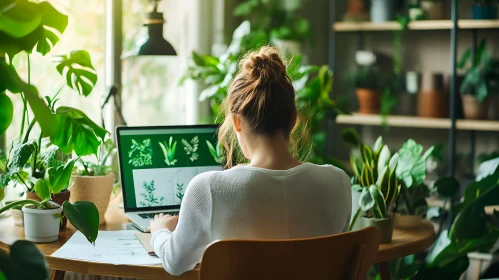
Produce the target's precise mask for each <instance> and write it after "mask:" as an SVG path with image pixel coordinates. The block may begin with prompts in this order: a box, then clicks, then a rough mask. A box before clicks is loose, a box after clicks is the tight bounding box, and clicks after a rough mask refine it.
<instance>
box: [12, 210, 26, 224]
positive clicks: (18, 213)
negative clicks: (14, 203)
mask: <svg viewBox="0 0 499 280" xmlns="http://www.w3.org/2000/svg"><path fill="white" fill-rule="evenodd" d="M10 214H11V215H12V218H13V219H14V225H15V226H18V227H22V226H24V214H23V211H22V210H20V209H10Z"/></svg>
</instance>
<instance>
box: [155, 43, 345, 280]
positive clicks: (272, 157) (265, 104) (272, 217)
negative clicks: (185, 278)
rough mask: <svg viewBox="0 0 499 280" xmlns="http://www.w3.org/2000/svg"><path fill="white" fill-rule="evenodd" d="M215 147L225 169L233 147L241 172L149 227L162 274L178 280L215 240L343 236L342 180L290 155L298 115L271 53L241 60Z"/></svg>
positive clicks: (197, 189) (208, 180) (195, 186)
mask: <svg viewBox="0 0 499 280" xmlns="http://www.w3.org/2000/svg"><path fill="white" fill-rule="evenodd" d="M222 107H223V110H224V113H225V116H226V118H225V120H224V122H223V124H222V126H221V128H220V131H219V141H220V143H222V144H223V145H224V147H225V151H226V156H227V164H228V167H231V163H232V162H233V157H232V155H233V154H234V151H235V150H234V149H235V146H236V145H237V143H236V140H237V142H238V143H239V148H240V150H241V151H242V153H243V155H244V156H245V157H246V158H247V159H248V160H249V164H248V165H247V166H236V167H233V168H231V169H229V170H226V171H219V172H207V173H202V174H200V175H198V176H197V177H195V178H194V179H193V180H192V181H191V182H190V184H189V186H188V188H187V190H186V192H185V195H184V199H183V201H182V207H181V210H180V214H179V216H178V217H172V216H170V215H165V216H164V215H160V216H157V217H155V219H154V221H151V226H150V228H151V232H152V234H153V236H152V239H151V244H152V246H153V247H154V251H155V252H156V254H157V255H158V256H159V257H160V258H161V259H162V261H163V266H164V267H165V269H166V271H168V272H169V273H170V274H172V275H180V274H182V273H184V272H186V271H188V270H191V269H192V268H194V267H195V266H196V264H197V263H199V262H200V261H201V257H202V255H203V252H204V250H205V249H206V247H207V246H208V245H209V244H210V243H212V242H213V241H215V240H220V239H234V238H237V239H290V238H307V237H316V236H324V235H329V234H335V233H340V232H343V231H346V230H347V228H348V224H349V221H350V214H351V213H350V212H351V191H350V180H349V178H348V176H347V175H346V174H345V173H344V172H343V171H341V170H340V169H338V168H335V167H333V166H329V165H323V166H320V165H314V164H310V163H301V162H300V161H298V160H296V159H295V157H293V155H292V154H291V153H290V150H293V149H290V146H292V145H293V144H294V143H295V141H294V139H293V137H292V135H294V133H293V130H294V129H295V128H296V127H297V119H298V114H297V110H296V106H295V91H294V88H293V85H292V84H291V80H290V78H289V77H288V75H287V74H286V67H285V65H284V63H283V61H282V60H281V58H280V57H279V55H278V53H277V50H276V49H274V48H271V47H263V48H262V49H260V51H258V52H253V53H250V54H248V55H247V56H246V57H245V58H244V59H243V60H242V61H241V63H240V71H239V74H238V75H237V76H236V78H235V79H234V81H233V82H232V85H231V87H230V89H229V94H228V96H227V98H226V100H224V104H223V106H222Z"/></svg>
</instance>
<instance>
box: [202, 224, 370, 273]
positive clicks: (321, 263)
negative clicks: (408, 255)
mask: <svg viewBox="0 0 499 280" xmlns="http://www.w3.org/2000/svg"><path fill="white" fill-rule="evenodd" d="M378 247H379V231H378V229H376V228H375V227H368V228H365V229H362V230H359V231H354V232H347V233H341V234H335V235H330V236H325V237H318V238H307V239H292V240H224V241H218V242H215V243H213V244H211V245H210V246H209V247H208V248H207V249H206V251H205V252H204V255H203V260H202V262H201V271H200V279H201V280H228V279H238V280H245V279H251V280H254V279H262V280H265V279H273V280H275V279H314V280H322V279H327V280H333V279H342V280H343V279H354V280H356V279H359V280H360V279H364V278H365V277H366V275H367V272H368V270H369V267H370V266H371V264H372V263H373V261H374V259H375V257H376V254H377V253H378Z"/></svg>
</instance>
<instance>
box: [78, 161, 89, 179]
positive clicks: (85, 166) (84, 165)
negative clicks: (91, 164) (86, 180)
mask: <svg viewBox="0 0 499 280" xmlns="http://www.w3.org/2000/svg"><path fill="white" fill-rule="evenodd" d="M78 160H79V161H80V162H81V164H82V165H83V168H84V169H85V172H87V175H90V172H89V171H88V167H87V165H86V164H85V162H84V161H83V160H82V159H81V158H79V159H78Z"/></svg>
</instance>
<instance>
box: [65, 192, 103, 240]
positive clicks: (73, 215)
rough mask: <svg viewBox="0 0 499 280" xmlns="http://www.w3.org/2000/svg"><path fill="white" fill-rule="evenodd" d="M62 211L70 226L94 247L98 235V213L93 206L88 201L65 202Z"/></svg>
mask: <svg viewBox="0 0 499 280" xmlns="http://www.w3.org/2000/svg"><path fill="white" fill-rule="evenodd" d="M63 209H64V214H65V215H66V217H68V220H69V221H70V222H71V224H72V225H73V226H74V227H75V228H76V229H77V230H79V231H81V233H83V235H85V237H86V238H87V240H88V242H90V243H92V244H94V245H95V240H96V239H97V235H98V233H99V211H98V210H97V207H95V204H93V203H92V202H89V201H77V202H75V203H70V202H69V201H66V202H64V204H63Z"/></svg>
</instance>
